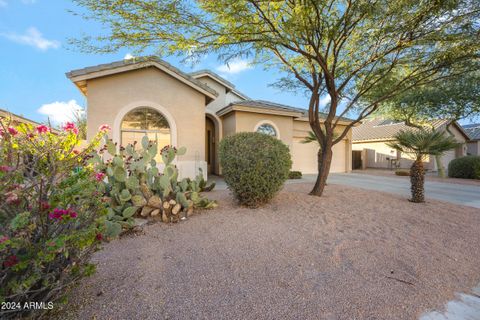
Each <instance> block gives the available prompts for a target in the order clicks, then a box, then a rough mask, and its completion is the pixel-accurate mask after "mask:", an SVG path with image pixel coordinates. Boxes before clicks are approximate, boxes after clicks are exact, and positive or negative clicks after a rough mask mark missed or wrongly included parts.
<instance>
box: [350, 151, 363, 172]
mask: <svg viewBox="0 0 480 320" xmlns="http://www.w3.org/2000/svg"><path fill="white" fill-rule="evenodd" d="M352 167H353V168H352V169H353V170H356V169H362V151H356V150H354V151H352Z"/></svg>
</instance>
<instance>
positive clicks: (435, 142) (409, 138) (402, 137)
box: [388, 128, 458, 202]
mask: <svg viewBox="0 0 480 320" xmlns="http://www.w3.org/2000/svg"><path fill="white" fill-rule="evenodd" d="M394 138H395V140H396V141H395V142H391V143H388V146H390V147H392V148H394V149H397V150H399V151H400V152H402V153H406V154H410V155H412V156H413V158H414V161H413V164H412V166H411V167H410V183H411V191H412V198H411V199H410V201H412V202H424V201H425V191H424V190H425V189H424V184H425V170H424V167H423V161H424V160H425V159H426V157H427V156H429V155H433V156H436V155H442V154H444V153H445V152H446V151H448V150H451V149H454V148H455V147H457V146H458V143H457V141H456V140H455V138H454V137H452V136H449V135H446V134H445V133H444V132H441V131H435V130H428V129H423V128H422V129H416V130H408V131H400V132H399V133H397V134H396V135H395V136H394Z"/></svg>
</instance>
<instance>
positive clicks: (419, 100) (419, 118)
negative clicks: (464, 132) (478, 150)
mask: <svg viewBox="0 0 480 320" xmlns="http://www.w3.org/2000/svg"><path fill="white" fill-rule="evenodd" d="M479 114H480V73H479V72H478V71H473V72H468V73H466V74H462V75H461V76H454V77H450V78H446V79H443V80H441V81H437V82H435V83H429V84H426V85H422V86H418V87H414V88H412V89H410V90H407V91H405V92H403V93H402V94H399V95H397V96H395V97H394V98H393V99H390V100H388V101H385V102H384V103H382V104H381V106H380V108H379V110H378V111H377V112H376V113H375V115H376V116H380V117H385V118H388V119H392V120H395V121H402V122H405V124H406V125H408V126H411V127H415V128H427V129H433V127H432V123H434V121H435V120H438V119H444V120H450V123H451V122H453V121H458V120H461V119H465V118H470V119H471V118H473V117H477V116H478V115H479ZM446 131H447V132H448V133H449V134H450V135H453V134H452V133H451V132H450V131H449V127H448V125H447V128H446ZM435 160H436V163H437V167H438V173H439V176H440V177H445V169H444V168H443V165H442V163H441V159H440V156H438V155H437V156H436V157H435Z"/></svg>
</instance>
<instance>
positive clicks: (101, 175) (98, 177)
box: [95, 172, 105, 182]
mask: <svg viewBox="0 0 480 320" xmlns="http://www.w3.org/2000/svg"><path fill="white" fill-rule="evenodd" d="M104 178H105V173H103V172H97V173H95V180H97V181H98V182H100V181H103V179H104Z"/></svg>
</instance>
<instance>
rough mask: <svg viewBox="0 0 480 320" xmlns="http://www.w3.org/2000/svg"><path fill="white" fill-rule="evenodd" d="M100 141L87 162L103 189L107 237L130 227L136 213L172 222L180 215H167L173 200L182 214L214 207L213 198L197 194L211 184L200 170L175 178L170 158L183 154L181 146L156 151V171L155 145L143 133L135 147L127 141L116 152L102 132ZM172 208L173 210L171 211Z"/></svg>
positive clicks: (114, 235) (173, 204)
mask: <svg viewBox="0 0 480 320" xmlns="http://www.w3.org/2000/svg"><path fill="white" fill-rule="evenodd" d="M104 143H105V144H104V146H103V148H102V149H100V151H99V154H93V157H92V159H91V160H90V161H91V163H92V164H93V165H94V166H95V168H96V170H97V171H98V174H97V175H98V176H99V180H100V181H101V185H102V188H103V189H104V191H105V201H106V202H107V203H108V215H107V217H108V221H109V222H108V223H107V236H108V237H116V236H118V235H119V234H120V233H121V232H122V231H123V230H128V229H131V228H133V227H134V226H135V224H136V220H135V217H137V216H142V217H148V216H150V215H151V214H152V213H155V216H157V214H158V217H161V218H162V220H163V221H165V222H171V221H172V222H176V221H178V220H179V218H180V217H179V214H178V212H177V213H176V214H174V215H170V211H171V210H170V209H173V207H174V206H175V205H176V204H177V203H179V204H180V205H181V210H182V211H184V213H185V214H186V212H187V211H188V210H190V211H191V209H193V208H194V207H195V208H207V209H209V208H213V207H215V206H216V203H215V202H214V201H210V200H208V199H206V198H203V197H201V196H200V195H199V193H200V192H202V191H205V190H206V189H209V190H211V189H213V187H214V185H210V186H208V187H207V183H206V182H205V180H204V179H203V174H202V172H201V171H200V172H199V175H198V176H197V177H196V179H194V180H191V179H189V178H185V179H182V180H180V181H179V180H178V169H177V167H176V165H175V164H174V160H175V157H176V156H181V155H184V154H185V152H186V149H185V148H179V149H176V148H174V147H170V146H167V147H165V148H163V149H162V150H160V155H161V158H162V161H163V165H164V169H163V172H160V171H159V169H158V167H157V161H156V159H155V157H156V156H157V153H158V152H159V151H158V147H157V144H156V142H153V141H149V140H148V137H147V136H144V137H143V138H142V141H141V143H140V146H139V147H136V146H135V145H133V144H129V145H127V146H125V147H120V148H118V151H117V146H116V145H115V144H114V143H113V142H112V140H110V139H109V138H108V136H106V135H105V136H104ZM105 153H107V154H106V155H105ZM106 159H108V160H106ZM104 178H105V181H103V179H104ZM164 203H168V204H169V205H168V206H169V207H168V208H164V207H163V204H164ZM170 207H172V208H170ZM156 210H160V211H162V213H165V214H166V217H162V216H161V215H159V212H158V211H156ZM176 211H177V209H175V210H174V211H173V212H176Z"/></svg>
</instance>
